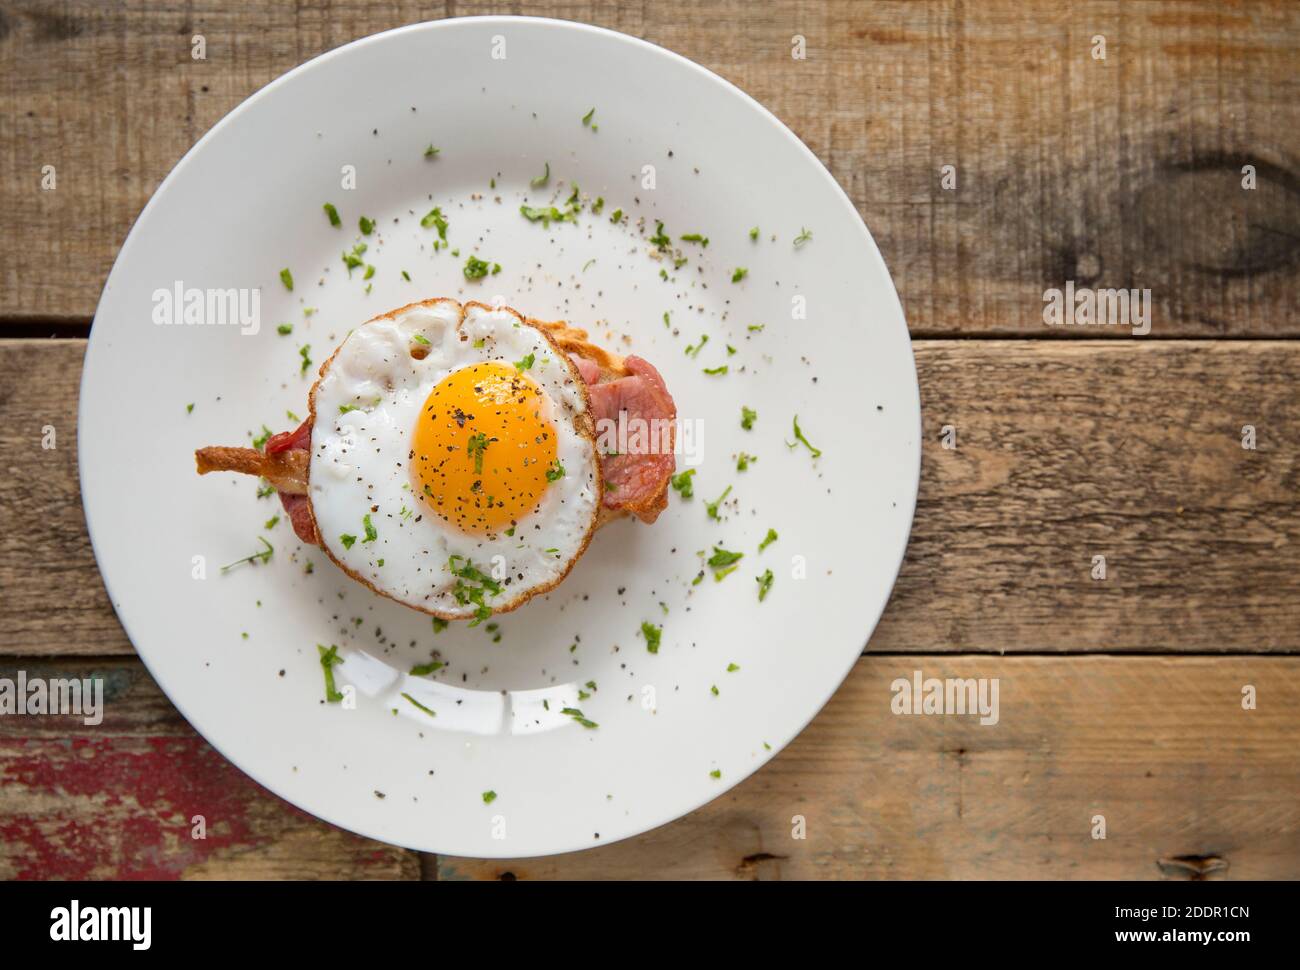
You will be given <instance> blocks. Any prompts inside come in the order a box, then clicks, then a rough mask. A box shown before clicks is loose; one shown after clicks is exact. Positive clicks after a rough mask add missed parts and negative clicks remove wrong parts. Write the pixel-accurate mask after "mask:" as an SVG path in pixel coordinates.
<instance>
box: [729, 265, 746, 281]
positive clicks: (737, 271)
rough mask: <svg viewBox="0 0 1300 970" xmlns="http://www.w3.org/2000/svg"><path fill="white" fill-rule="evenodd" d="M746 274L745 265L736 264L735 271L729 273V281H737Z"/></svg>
mask: <svg viewBox="0 0 1300 970" xmlns="http://www.w3.org/2000/svg"><path fill="white" fill-rule="evenodd" d="M748 275H749V270H747V269H745V267H743V266H737V267H736V269H735V271H734V272H733V273H732V274H731V282H733V283H739V282H740V281H741V280H743V279H744V278H745V277H746V276H748Z"/></svg>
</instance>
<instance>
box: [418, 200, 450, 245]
mask: <svg viewBox="0 0 1300 970" xmlns="http://www.w3.org/2000/svg"><path fill="white" fill-rule="evenodd" d="M420 226H421V228H423V229H437V230H438V238H439V239H441V240H442V241H443V242H446V241H447V218H446V216H444V215H443V214H442V209H441V208H439V207H438V206H434V207H433V208H432V209H430V210H429V212H428V213H427V214H426V215H425V216H424V218H422V219H421V220H420Z"/></svg>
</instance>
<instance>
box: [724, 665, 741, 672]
mask: <svg viewBox="0 0 1300 970" xmlns="http://www.w3.org/2000/svg"><path fill="white" fill-rule="evenodd" d="M739 669H740V664H727V673H729V674H734V673H735V672H736V671H737V670H739Z"/></svg>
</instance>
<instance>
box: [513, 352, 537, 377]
mask: <svg viewBox="0 0 1300 970" xmlns="http://www.w3.org/2000/svg"><path fill="white" fill-rule="evenodd" d="M536 360H537V356H536V355H535V354H528V355H527V356H526V357H524V358H523V359H522V360H517V361H515V370H517V371H519V372H520V373H521V374H522V373H523V372H524V371H526V370H532V369H533V364H534V362H536Z"/></svg>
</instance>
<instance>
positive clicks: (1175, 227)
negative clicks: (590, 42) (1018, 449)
mask: <svg viewBox="0 0 1300 970" xmlns="http://www.w3.org/2000/svg"><path fill="white" fill-rule="evenodd" d="M501 12H508V13H523V14H536V15H547V16H556V17H561V18H567V19H573V20H583V21H587V22H590V23H595V24H598V25H601V26H606V27H610V28H613V29H615V30H620V31H624V32H626V33H629V34H633V35H635V36H639V37H643V38H645V39H647V40H650V41H652V42H654V43H657V44H661V45H663V46H665V47H668V48H670V49H672V50H675V51H678V52H679V53H681V54H683V55H685V56H687V57H689V58H691V59H693V60H695V61H697V62H699V63H701V64H703V65H705V66H706V67H709V68H711V69H712V70H714V71H716V72H717V73H719V74H721V75H722V76H723V77H726V78H727V79H729V80H731V81H733V82H734V83H736V84H737V85H739V86H740V87H741V88H742V89H744V90H746V91H747V92H749V93H751V94H752V95H754V96H755V97H756V98H757V99H758V100H759V101H760V102H762V103H763V104H765V105H766V106H768V107H769V108H771V109H772V110H773V111H774V112H775V113H776V114H777V116H778V117H780V118H781V119H782V120H784V121H785V122H786V123H787V124H788V125H789V126H790V127H791V128H792V129H793V130H794V131H795V133H796V134H798V135H799V136H800V137H801V138H803V139H804V141H805V142H807V143H808V145H809V146H810V147H811V148H812V149H813V151H814V152H816V153H817V154H818V156H819V157H821V158H822V159H823V161H824V162H825V163H826V164H827V165H828V167H829V168H830V170H831V171H832V173H833V174H834V175H835V176H836V178H837V179H838V180H839V182H840V183H841V185H843V186H844V187H845V189H846V191H847V192H848V193H849V195H850V197H851V198H852V200H853V201H854V203H855V204H856V206H857V207H858V209H859V211H860V212H861V213H862V215H863V216H864V218H865V219H866V220H867V223H868V225H869V226H870V227H871V230H872V232H873V234H874V235H875V237H876V239H877V241H878V243H879V245H880V247H881V249H882V251H883V252H884V255H885V257H886V260H887V262H888V264H889V267H890V269H891V271H892V273H893V275H894V279H895V281H896V284H897V286H898V288H899V290H900V292H901V295H902V298H903V304H904V307H905V309H906V311H907V315H908V319H909V321H910V324H911V326H912V328H913V332H914V333H916V334H919V335H930V336H940V335H949V334H984V335H1025V334H1028V335H1032V336H1038V335H1043V334H1044V332H1046V331H1047V328H1046V327H1045V326H1044V324H1043V322H1042V308H1043V301H1042V295H1043V291H1044V290H1045V289H1046V288H1049V287H1056V286H1061V285H1062V284H1063V283H1064V282H1065V281H1066V280H1074V281H1075V282H1076V283H1078V284H1079V285H1087V286H1096V287H1138V288H1150V289H1151V291H1152V299H1153V301H1154V305H1155V308H1154V314H1153V315H1154V322H1153V333H1154V334H1155V335H1156V336H1157V337H1159V336H1187V335H1194V336H1215V335H1234V336H1241V335H1255V336H1275V335H1295V334H1297V333H1300V315H1298V314H1297V313H1296V309H1297V305H1298V304H1300V298H1298V293H1300V286H1298V285H1297V283H1298V275H1297V274H1298V273H1300V247H1298V246H1297V239H1300V179H1298V178H1297V172H1298V171H1300V74H1297V72H1296V71H1295V61H1296V52H1297V47H1298V46H1300V5H1297V4H1295V3H1294V2H1291V0H1239V2H1234V3H1231V4H1221V3H1218V2H1215V0H1188V2H1182V3H1125V4H1116V3H1114V2H1110V0H1093V2H1083V3H1070V4H1057V3H1049V2H1045V0H1040V2H1037V3H1028V4H1027V3H1025V2H1022V0H991V2H986V3H979V4H969V3H965V2H962V0H934V2H915V3H894V2H890V3H884V2H881V3H866V2H861V0H832V2H820V0H780V2H773V3H764V4H752V3H747V2H743V0H715V2H700V0H664V2H659V3H654V4H631V5H630V4H621V3H617V2H615V0H572V2H516V3H511V4H508V5H507V4H499V3H487V2H457V3H454V4H452V3H443V4H438V3H433V4H428V3H415V2H413V0H383V2H371V0H310V2H299V3H295V4H286V3H280V2H276V0H239V2H225V0H223V2H220V3H218V2H216V0H193V2H188V3H186V4H182V5H174V4H165V3H162V2H147V0H63V2H59V3H53V2H48V0H6V3H5V4H4V5H3V7H0V161H3V164H0V208H2V209H3V211H4V212H5V214H6V219H7V220H9V221H10V224H12V225H13V226H15V227H21V244H18V242H17V237H13V238H14V242H13V244H11V245H9V246H7V247H6V249H7V251H6V253H5V255H6V259H5V260H4V263H3V266H2V268H0V318H10V319H12V320H14V321H17V322H16V323H11V324H10V326H11V327H14V326H22V325H23V323H22V322H25V323H26V324H27V325H29V326H30V328H31V329H32V331H33V332H37V333H43V332H46V330H48V327H49V321H50V320H51V319H55V320H63V321H72V322H73V324H82V325H84V323H85V321H86V320H88V318H89V317H90V315H91V314H92V312H93V310H94V306H95V302H96V300H97V298H98V296H99V292H100V289H101V287H102V285H103V282H104V279H105V277H106V275H107V272H108V270H109V267H110V265H111V262H112V259H113V257H114V255H115V253H116V252H117V249H118V247H119V246H120V245H121V242H122V240H123V239H124V238H125V235H126V232H127V230H128V228H129V227H130V225H131V223H132V222H133V220H134V219H135V217H136V215H137V214H138V213H139V211H140V209H141V208H142V207H143V205H144V203H145V202H146V201H147V200H148V198H149V196H150V195H151V193H152V192H153V191H154V189H155V188H156V187H157V185H158V183H159V182H160V181H161V179H162V178H163V177H164V176H165V175H166V174H167V172H168V171H170V169H171V168H172V166H173V165H174V164H175V163H176V162H177V160H179V158H180V157H181V156H182V155H183V154H184V153H185V151H186V150H188V149H189V147H190V146H191V145H193V143H194V142H195V141H196V140H197V139H198V137H199V136H200V135H201V134H202V133H203V132H204V131H206V130H207V129H208V128H209V127H211V126H212V125H213V124H214V123H215V122H216V121H218V120H219V119H220V118H221V117H223V116H224V115H225V114H226V113H227V112H229V111H230V110H231V109H232V108H234V107H235V106H236V105H237V104H238V103H239V102H240V101H242V100H243V99H244V98H246V97H247V96H248V95H250V94H252V93H253V92H254V91H256V90H257V89H258V88H260V87H262V86H263V85H265V84H266V83H268V82H269V81H271V80H273V79H274V78H275V77H277V76H279V75H280V74H282V73H283V72H285V71H287V70H289V69H290V68H292V67H294V66H296V65H298V64H300V63H302V62H303V61H305V60H307V59H308V58H310V57H312V56H314V55H316V54H318V53H320V52H322V51H325V50H328V49H331V48H334V47H337V46H339V45H341V44H343V43H346V42H347V41H350V40H352V39H355V38H357V37H361V36H364V35H366V34H370V33H373V32H376V31H379V30H383V29H387V28H390V27H395V26H399V25H402V24H406V23H413V22H417V21H419V20H423V19H437V18H440V17H444V16H447V15H450V14H455V15H471V14H484V13H501ZM195 33H201V34H203V35H204V37H205V39H206V41H207V51H208V54H207V60H206V61H202V62H195V61H193V60H192V59H191V57H190V40H191V37H192V36H193V35H194V34H195ZM796 34H799V35H802V36H803V37H805V38H806V42H807V53H808V56H807V59H806V60H802V61H796V60H793V59H792V58H791V56H790V55H791V46H792V45H791V38H792V37H793V36H794V35H796ZM1097 35H1101V36H1104V38H1105V42H1106V57H1105V59H1104V60H1100V59H1096V58H1094V56H1093V51H1094V49H1095V41H1094V40H1093V38H1094V37H1095V36H1097ZM1248 164H1249V165H1254V166H1255V169H1256V174H1257V178H1258V186H1257V188H1256V189H1254V190H1244V189H1243V188H1242V167H1243V166H1244V165H1248ZM44 165H54V166H55V167H56V169H57V172H58V183H57V184H58V187H57V189H56V190H55V191H53V192H47V191H41V188H40V180H41V172H42V166H44ZM945 165H952V166H955V168H956V175H957V184H956V188H955V189H953V190H951V191H948V190H945V189H943V188H942V187H941V185H940V170H941V167H942V166H945ZM1050 332H1051V333H1052V334H1053V335H1062V334H1061V333H1060V332H1059V331H1050ZM1064 335H1066V336H1070V337H1077V336H1080V335H1082V333H1081V331H1071V332H1069V333H1067V334H1064ZM1089 335H1092V336H1097V335H1103V336H1116V335H1117V333H1116V328H1101V333H1100V334H1098V333H1097V332H1095V331H1089Z"/></svg>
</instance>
